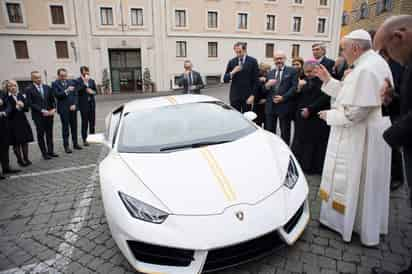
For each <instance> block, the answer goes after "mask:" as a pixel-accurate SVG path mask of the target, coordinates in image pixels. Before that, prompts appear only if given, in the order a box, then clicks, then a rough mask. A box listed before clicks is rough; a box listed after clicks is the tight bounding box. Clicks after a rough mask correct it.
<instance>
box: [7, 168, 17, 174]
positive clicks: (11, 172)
mask: <svg viewBox="0 0 412 274" xmlns="http://www.w3.org/2000/svg"><path fill="white" fill-rule="evenodd" d="M19 172H21V170H20V169H12V168H9V169H6V170H3V174H16V173H19Z"/></svg>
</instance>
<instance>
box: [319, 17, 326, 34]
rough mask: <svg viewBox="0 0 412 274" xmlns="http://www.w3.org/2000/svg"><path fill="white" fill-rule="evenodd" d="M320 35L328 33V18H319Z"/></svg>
mask: <svg viewBox="0 0 412 274" xmlns="http://www.w3.org/2000/svg"><path fill="white" fill-rule="evenodd" d="M317 32H318V33H326V18H318V29H317Z"/></svg>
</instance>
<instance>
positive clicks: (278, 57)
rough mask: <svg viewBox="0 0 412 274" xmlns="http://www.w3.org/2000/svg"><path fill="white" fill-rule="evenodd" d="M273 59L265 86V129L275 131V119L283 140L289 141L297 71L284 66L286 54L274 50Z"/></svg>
mask: <svg viewBox="0 0 412 274" xmlns="http://www.w3.org/2000/svg"><path fill="white" fill-rule="evenodd" d="M273 60H274V62H275V68H274V69H273V70H271V71H270V72H269V74H268V77H267V78H268V81H267V82H266V84H265V88H266V107H265V114H266V119H265V129H266V130H268V131H271V132H273V133H276V128H277V121H278V119H279V122H280V131H281V137H282V139H283V141H285V143H286V144H287V145H289V144H290V143H291V140H290V137H291V134H290V131H291V122H292V115H294V113H295V107H294V106H295V104H294V102H293V100H294V97H295V95H296V91H297V88H298V82H299V79H298V73H297V71H296V70H295V69H294V68H293V67H289V66H286V65H285V63H286V54H285V53H284V52H283V51H276V52H275V54H274V56H273Z"/></svg>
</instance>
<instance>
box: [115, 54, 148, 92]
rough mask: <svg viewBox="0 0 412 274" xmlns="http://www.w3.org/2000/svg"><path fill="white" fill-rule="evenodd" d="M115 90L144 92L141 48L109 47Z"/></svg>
mask: <svg viewBox="0 0 412 274" xmlns="http://www.w3.org/2000/svg"><path fill="white" fill-rule="evenodd" d="M109 60H110V74H111V79H112V90H113V92H142V58H141V51H140V49H109Z"/></svg>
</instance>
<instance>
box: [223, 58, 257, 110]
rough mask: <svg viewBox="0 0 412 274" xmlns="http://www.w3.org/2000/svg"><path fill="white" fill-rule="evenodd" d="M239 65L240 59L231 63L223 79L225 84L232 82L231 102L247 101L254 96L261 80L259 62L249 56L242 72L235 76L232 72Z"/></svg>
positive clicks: (235, 59) (234, 59)
mask: <svg viewBox="0 0 412 274" xmlns="http://www.w3.org/2000/svg"><path fill="white" fill-rule="evenodd" d="M237 65H239V58H237V57H235V58H233V59H232V60H230V61H229V63H228V64H227V67H226V72H225V75H224V77H223V81H224V82H225V83H229V82H230V81H232V83H231V85H230V95H229V98H230V101H231V102H232V101H238V100H246V99H247V98H248V97H249V96H250V95H252V94H253V93H254V91H255V89H256V85H257V81H258V78H259V66H258V63H257V60H256V59H255V58H253V57H251V56H249V55H247V56H246V58H245V63H244V64H243V65H242V70H241V71H239V72H238V73H236V74H235V75H234V76H233V79H232V78H231V76H230V72H232V70H233V69H234V68H235V67H236V66H237Z"/></svg>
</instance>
